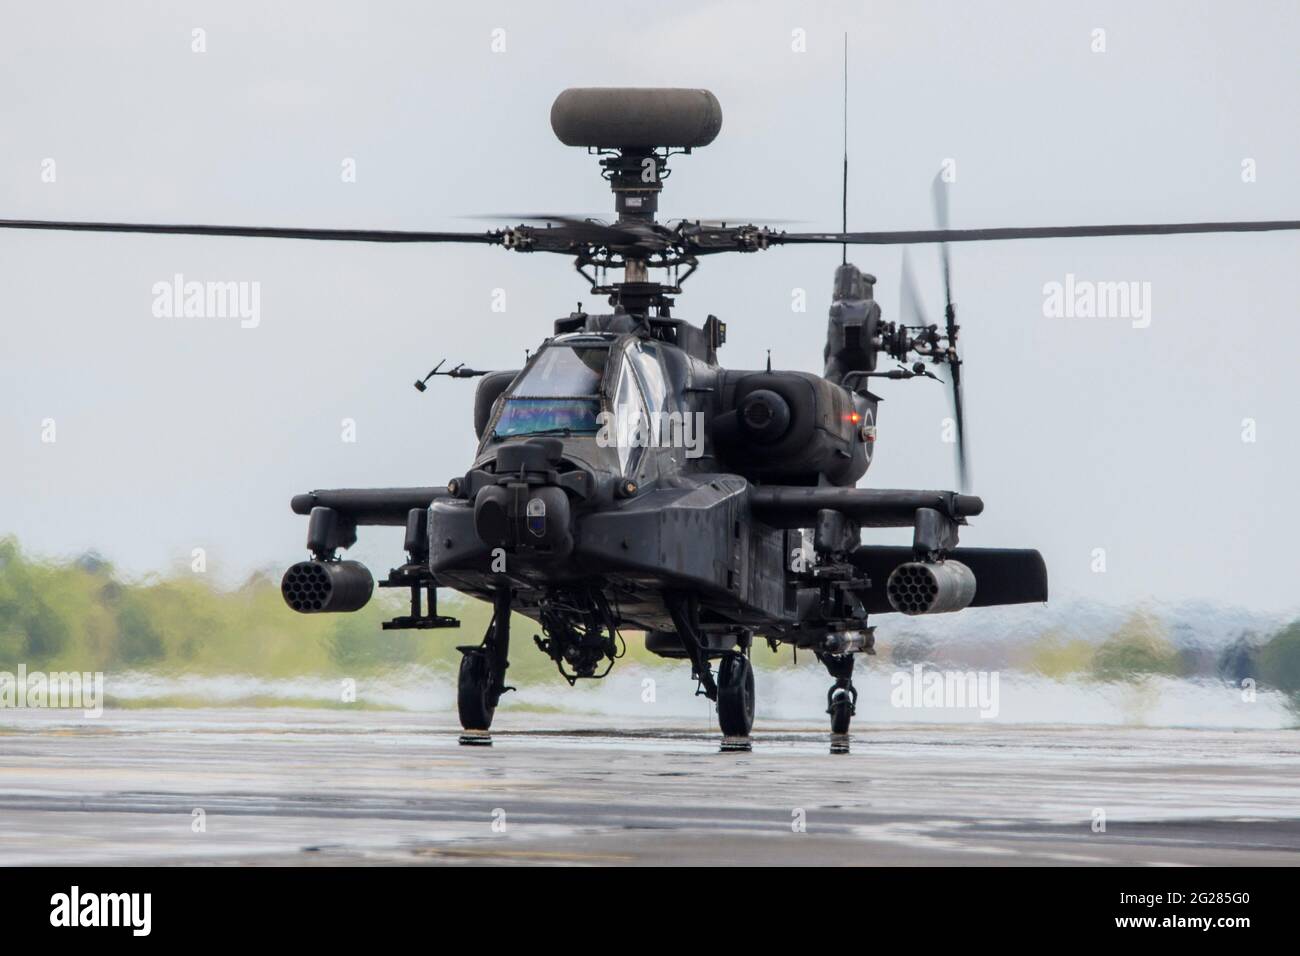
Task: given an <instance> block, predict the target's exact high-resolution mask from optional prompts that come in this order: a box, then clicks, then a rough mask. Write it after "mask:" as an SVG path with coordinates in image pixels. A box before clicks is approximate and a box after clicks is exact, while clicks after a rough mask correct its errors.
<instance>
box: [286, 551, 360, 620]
mask: <svg viewBox="0 0 1300 956" xmlns="http://www.w3.org/2000/svg"><path fill="white" fill-rule="evenodd" d="M374 591H375V579H374V578H373V577H371V575H370V569H369V568H367V567H366V566H365V565H364V564H362V563H361V562H359V561H299V562H298V563H297V564H295V565H293V566H292V567H291V568H289V570H288V571H285V572H284V578H283V580H281V581H280V593H281V594H282V595H283V596H284V603H285V604H287V605H289V607H291V608H293V609H294V610H295V611H298V612H299V613H301V614H326V613H330V612H335V611H359V610H361V609H362V608H363V607H365V606H366V602H368V601H369V600H370V595H372V594H373V593H374Z"/></svg>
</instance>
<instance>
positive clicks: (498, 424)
mask: <svg viewBox="0 0 1300 956" xmlns="http://www.w3.org/2000/svg"><path fill="white" fill-rule="evenodd" d="M661 349H662V345H661V343H658V342H655V341H647V340H645V339H641V338H638V337H636V336H633V335H612V334H593V333H589V332H588V333H571V334H568V335H558V336H556V337H555V338H553V339H551V340H550V341H549V342H547V344H546V345H545V346H544V347H543V348H542V349H541V351H539V352H538V353H537V355H536V356H535V357H534V358H533V360H532V362H531V363H530V364H529V365H528V367H527V368H525V369H524V371H523V372H522V373H521V374H520V375H519V376H518V377H517V378H516V379H515V381H514V382H513V383H512V384H511V385H510V387H509V388H508V389H506V391H505V393H504V394H503V395H502V396H501V399H500V400H499V408H498V409H497V410H496V413H495V416H494V419H493V421H492V424H491V428H490V430H489V431H488V433H487V434H486V435H484V445H485V446H486V445H488V444H490V443H492V442H498V441H502V440H506V439H511V438H524V437H535V436H539V435H552V436H559V437H561V438H570V437H582V438H594V439H595V440H596V442H597V444H598V445H600V446H601V447H604V448H609V449H610V450H611V452H615V453H616V454H617V457H618V466H619V469H620V471H622V472H623V473H624V474H632V472H633V471H634V470H635V468H636V465H637V462H638V460H639V458H640V457H641V449H643V448H645V447H655V446H658V445H659V444H660V441H659V439H660V438H661V437H662V436H661V435H660V434H659V432H660V430H661V423H662V421H663V418H664V414H663V413H664V412H665V411H667V410H668V405H669V403H670V397H669V394H668V392H669V389H668V378H667V375H666V373H665V370H664V367H663V364H662V362H663V359H662V356H661V354H660V353H661Z"/></svg>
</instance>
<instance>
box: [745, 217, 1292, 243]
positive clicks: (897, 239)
mask: <svg viewBox="0 0 1300 956" xmlns="http://www.w3.org/2000/svg"><path fill="white" fill-rule="evenodd" d="M1293 229H1300V220H1297V219H1279V220H1269V221H1262V222H1165V223H1136V224H1130V225H1122V226H1009V227H1005V228H997V229H913V230H906V231H899V232H777V233H773V234H771V235H769V236H767V237H766V240H767V243H768V244H769V245H782V244H785V245H799V244H812V243H828V244H836V245H838V244H840V243H845V242H850V243H855V244H858V245H875V246H890V245H907V244H910V243H923V242H986V241H991V240H998V239H1070V238H1086V237H1090V236H1168V235H1181V234H1185V233H1207V232H1279V231H1283V230H1293Z"/></svg>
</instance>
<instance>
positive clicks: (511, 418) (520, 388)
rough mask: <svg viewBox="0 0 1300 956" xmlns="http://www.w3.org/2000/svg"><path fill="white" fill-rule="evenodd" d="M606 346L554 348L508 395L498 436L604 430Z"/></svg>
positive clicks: (549, 348) (540, 357)
mask: <svg viewBox="0 0 1300 956" xmlns="http://www.w3.org/2000/svg"><path fill="white" fill-rule="evenodd" d="M608 359H609V347H608V346H606V345H575V346H569V345H558V344H557V345H550V346H547V348H545V349H543V350H542V352H541V353H540V354H539V355H538V356H537V359H536V361H534V362H533V364H532V367H530V368H529V369H528V371H527V372H525V373H524V376H523V377H522V378H521V379H520V380H519V381H518V382H516V383H515V386H514V388H512V389H511V390H510V394H508V395H507V396H506V397H505V407H504V408H503V409H502V410H501V418H500V419H499V420H498V421H497V424H496V428H494V429H493V435H494V437H496V438H509V437H512V436H515V435H570V434H575V433H594V432H596V431H597V430H598V429H599V423H598V421H597V418H596V416H597V415H598V414H599V413H600V383H601V379H602V377H603V376H604V374H605V363H606V362H607V361H608Z"/></svg>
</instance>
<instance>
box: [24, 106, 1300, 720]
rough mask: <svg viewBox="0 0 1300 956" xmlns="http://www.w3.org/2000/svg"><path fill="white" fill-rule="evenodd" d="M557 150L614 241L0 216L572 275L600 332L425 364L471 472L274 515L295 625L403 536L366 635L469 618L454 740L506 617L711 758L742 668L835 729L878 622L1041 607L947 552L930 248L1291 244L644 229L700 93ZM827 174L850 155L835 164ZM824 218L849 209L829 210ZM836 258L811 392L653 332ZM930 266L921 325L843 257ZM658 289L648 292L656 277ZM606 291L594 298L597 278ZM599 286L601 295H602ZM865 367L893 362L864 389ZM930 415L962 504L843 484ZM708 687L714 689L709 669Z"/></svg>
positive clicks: (721, 339)
mask: <svg viewBox="0 0 1300 956" xmlns="http://www.w3.org/2000/svg"><path fill="white" fill-rule="evenodd" d="M550 119H551V126H552V129H553V131H554V132H555V134H556V136H557V137H558V139H559V140H560V142H561V143H563V144H564V145H566V146H570V147H575V148H582V149H585V150H586V151H587V152H588V154H589V155H592V156H594V157H595V158H596V159H597V162H598V164H599V167H600V171H601V176H602V177H603V178H604V180H605V181H606V182H608V184H609V188H610V190H611V192H612V194H613V198H614V209H615V213H616V215H615V218H614V220H613V221H612V222H602V221H599V220H597V219H594V218H583V217H577V216H567V215H537V216H521V217H519V218H520V219H523V220H526V222H524V223H521V224H520V225H517V226H514V227H503V228H495V229H490V230H486V231H481V232H421V231H391V230H361V229H327V228H282V227H266V226H230V225H167V224H153V223H123V222H67V221H46V220H0V228H13V229H50V230H73V231H92V232H135V233H159V234H180V235H207V236H242V237H255V238H280V239H307V240H326V241H329V240H335V241H360V242H381V243H384V242H387V243H399V242H406V243H477V244H485V245H493V246H500V247H502V248H505V249H507V250H510V251H513V252H520V253H534V252H537V253H552V254H560V255H565V256H569V257H571V258H572V260H573V266H574V268H575V270H576V271H577V272H578V273H579V274H580V276H581V277H582V278H583V279H584V280H585V281H586V282H587V284H588V285H589V287H590V290H591V292H592V294H593V295H598V296H604V297H606V298H607V301H608V303H609V306H610V309H609V311H608V312H601V313H591V314H589V313H587V312H585V311H583V309H582V308H581V307H579V308H578V309H577V310H576V311H573V312H571V313H569V314H568V315H567V316H564V317H562V318H559V319H556V320H555V321H554V325H553V328H552V331H551V334H550V335H549V336H547V337H546V338H545V340H544V341H543V342H542V343H541V344H540V346H539V347H538V348H537V349H536V350H535V351H532V352H531V353H530V354H529V357H528V359H527V361H526V362H525V363H524V364H523V367H522V368H507V369H497V370H479V369H472V368H466V367H465V366H463V365H457V366H455V367H453V368H451V369H446V370H444V369H443V363H440V364H439V365H438V366H436V367H435V368H434V369H433V370H432V371H431V372H430V373H429V375H427V376H425V377H424V378H423V379H421V380H419V381H417V382H416V383H415V385H416V388H418V389H419V390H421V391H424V390H426V388H427V383H428V381H429V380H430V379H431V378H433V377H434V376H449V377H453V378H474V379H477V385H476V391H475V398H474V413H473V417H474V421H473V426H474V430H475V434H476V435H477V437H478V441H479V443H478V448H477V453H476V455H475V457H474V459H473V461H472V462H471V463H469V466H468V468H466V469H465V470H464V471H462V472H459V473H457V474H455V475H454V477H451V478H450V479H449V480H447V481H446V483H445V484H442V485H430V486H427V487H417V488H373V489H349V488H340V489H319V490H315V491H310V492H307V493H304V494H299V495H296V496H294V497H293V498H292V499H291V502H290V504H291V508H292V510H293V511H294V512H295V513H296V514H299V515H302V516H304V517H306V518H307V519H308V520H307V540H306V547H307V551H308V554H309V556H308V557H307V558H306V559H305V560H302V561H299V562H297V563H295V564H294V565H292V566H291V567H290V568H289V569H288V570H287V571H286V572H285V573H284V576H283V579H282V582H281V592H282V594H283V597H284V600H285V602H286V604H287V605H288V606H289V607H290V608H292V609H293V610H294V611H296V612H300V613H306V614H317V613H347V612H354V611H357V610H360V609H361V608H362V607H364V606H365V605H366V604H367V603H368V602H369V601H370V599H371V598H372V596H373V593H374V590H375V587H376V582H375V579H374V576H373V575H372V573H371V572H370V570H369V569H368V568H366V567H365V566H364V565H363V564H361V563H359V562H357V561H354V560H348V559H346V558H345V557H343V556H342V554H341V552H344V551H346V550H347V549H348V548H349V547H351V546H352V545H354V544H355V543H356V541H357V534H358V529H359V528H362V527H369V526H396V527H404V529H405V539H404V550H405V559H404V560H403V562H402V563H401V564H400V565H398V566H397V567H394V568H392V569H391V570H390V571H389V574H388V576H387V577H386V578H385V579H383V580H382V581H380V582H378V587H380V588H396V589H404V590H405V591H406V592H407V593H408V594H409V613H408V614H404V615H401V616H398V617H396V618H394V619H393V620H390V621H387V622H384V624H383V627H384V628H385V629H438V628H456V627H459V622H458V621H457V620H456V619H455V618H453V617H450V616H446V615H443V614H440V613H439V610H438V595H437V590H438V588H449V589H452V590H455V591H458V592H460V593H462V594H466V595H470V596H473V597H476V598H479V599H482V600H484V601H487V602H489V603H490V604H491V607H492V617H491V621H490V623H489V624H488V626H487V630H486V633H485V634H484V636H483V638H482V640H481V641H480V642H479V643H477V644H470V645H465V646H462V647H460V648H459V651H460V652H461V654H462V658H461V663H460V668H459V673H458V679H457V710H458V715H459V718H460V722H461V725H462V727H463V728H464V729H465V731H466V732H467V736H466V737H463V738H462V740H463V741H464V742H467V743H470V742H482V741H483V740H484V739H485V738H486V735H487V733H488V731H489V730H490V728H491V725H492V722H493V718H494V714H495V712H496V709H497V707H498V704H499V702H500V700H501V698H502V696H503V695H504V694H505V693H507V692H508V691H510V690H512V689H513V688H511V687H510V686H509V685H508V683H507V672H508V669H509V656H510V654H511V652H512V651H511V648H512V645H511V616H512V614H515V613H518V614H521V615H523V616H524V617H525V618H527V619H530V620H532V621H534V622H536V624H537V626H538V630H539V632H540V633H537V634H535V635H534V639H533V640H534V644H535V645H536V647H537V648H538V649H539V650H540V652H541V653H543V654H545V655H546V656H547V657H549V658H550V659H551V660H552V661H553V662H554V663H555V665H556V668H557V670H558V671H559V673H560V674H561V675H562V676H563V678H564V679H565V680H566V681H567V682H568V683H569V684H570V685H573V684H576V682H577V681H579V680H592V679H599V678H601V677H604V676H605V675H607V674H608V673H609V672H610V670H611V668H612V667H613V666H614V664H615V662H616V661H617V659H618V658H619V657H620V656H621V655H622V653H623V649H624V647H625V644H624V641H623V637H622V632H623V631H624V630H627V631H638V632H641V633H643V634H644V640H645V645H646V647H647V649H648V650H649V651H651V652H653V653H654V654H656V655H658V656H660V657H663V658H668V659H674V660H681V661H683V662H686V663H688V664H689V666H690V670H691V676H692V678H693V679H694V680H695V682H696V693H697V694H700V695H703V696H705V697H707V698H708V699H709V700H711V701H713V702H714V703H715V705H716V710H717V717H718V726H719V728H720V730H721V732H722V734H723V735H724V738H725V739H731V740H744V739H747V738H748V737H749V736H750V734H751V731H752V728H753V724H754V712H755V685H754V670H753V665H752V663H751V656H752V651H753V648H754V645H755V642H756V641H757V640H761V641H764V642H766V643H767V644H768V645H769V647H770V648H771V649H772V650H774V651H775V650H777V649H778V648H779V647H781V646H782V645H789V646H792V647H793V648H795V651H796V653H797V652H798V651H799V650H804V651H808V652H811V653H812V654H813V655H814V656H815V657H816V659H817V660H818V661H819V662H820V663H821V664H822V665H823V666H824V667H825V669H826V671H827V673H828V675H829V677H830V678H831V680H832V681H833V683H832V684H831V686H830V688H829V690H828V691H827V696H826V712H827V714H828V715H829V718H830V728H831V732H832V734H834V735H845V734H847V733H848V732H849V728H850V723H851V719H852V718H853V717H854V716H855V713H856V705H857V698H858V692H857V689H856V688H855V687H854V685H853V672H854V665H855V660H856V659H857V658H858V657H859V656H862V655H871V654H873V653H874V645H875V638H874V631H875V625H874V624H870V623H869V621H870V620H873V619H874V617H875V616H876V615H881V614H890V613H898V614H903V615H908V616H921V615H929V614H939V613H953V612H958V611H962V610H965V609H967V608H973V607H988V606H996V605H1010V604H1023V603H1033V602H1043V601H1046V600H1047V597H1048V582H1047V568H1046V565H1045V563H1044V561H1043V558H1042V556H1041V555H1040V554H1039V552H1038V551H1036V550H1033V549H1008V548H971V547H963V546H961V545H960V544H959V537H958V536H959V532H960V529H961V528H963V527H965V526H967V524H968V520H969V519H971V518H974V517H976V516H978V515H980V514H981V513H982V512H983V510H984V503H983V501H982V500H981V499H980V498H979V497H977V496H975V495H973V494H970V493H969V489H968V488H967V483H968V482H967V479H968V476H967V468H966V460H967V459H966V446H965V424H964V414H965V412H964V407H963V397H962V386H961V369H962V365H963V361H962V359H961V356H960V353H959V351H958V340H959V332H960V326H959V325H958V323H957V313H956V307H955V306H954V304H953V299H952V288H951V270H950V267H949V252H948V246H949V244H950V243H955V242H971V241H988V240H1009V239H1033V238H1058V237H1088V236H1123V235H1175V234H1188V233H1217V232H1265V231H1272V230H1294V229H1298V228H1300V221H1254V222H1202V223H1163V224H1132V225H1084V226H1066V227H1007V228H993V229H953V228H951V227H950V225H949V223H948V213H947V203H946V198H945V192H944V186H943V184H942V182H940V181H938V180H937V181H936V184H935V196H934V199H935V210H936V219H937V223H936V226H937V228H933V229H924V230H910V231H888V232H886V231H874V232H862V231H857V232H855V231H849V230H848V228H847V202H846V205H845V211H846V215H845V221H844V222H843V223H842V227H841V231H839V232H788V231H785V230H776V229H773V228H770V226H769V225H760V224H755V223H753V222H746V223H742V224H728V223H726V222H718V221H709V220H703V219H694V220H692V219H679V220H669V221H663V222H661V221H660V220H659V219H658V206H659V199H660V194H661V192H662V191H663V188H664V182H665V181H666V180H667V179H668V176H669V173H670V169H669V160H670V159H671V158H672V157H673V156H677V155H688V154H690V153H691V152H692V150H694V149H699V148H702V147H706V146H708V145H709V144H710V143H712V142H713V141H714V139H715V138H716V137H717V135H718V134H719V132H720V131H721V128H722V110H721V106H720V104H719V103H718V100H717V98H716V97H715V96H714V95H713V94H712V93H710V92H709V91H707V90H702V89H660V88H650V89H647V88H575V89H568V90H565V91H564V92H562V93H561V94H560V95H559V96H558V97H557V99H556V100H555V102H554V104H553V106H552V109H551V116H550ZM845 168H846V176H847V158H846V163H845ZM846 195H847V194H846ZM810 244H817V245H840V246H841V248H842V256H841V260H842V261H841V264H840V265H839V266H838V267H837V268H836V270H835V274H834V281H833V286H832V301H831V306H830V313H829V317H828V326H827V335H826V344H825V348H824V353H823V357H824V363H825V364H824V368H823V370H822V372H821V373H820V374H817V373H813V372H806V371H797V370H782V369H773V368H772V367H771V361H770V358H769V361H768V364H767V367H766V368H764V369H750V370H735V369H726V368H724V367H723V366H722V365H721V364H720V363H719V360H718V352H719V349H720V348H721V347H722V346H723V345H724V343H725V342H726V338H727V324H726V323H725V322H724V321H722V320H721V319H719V318H718V317H717V316H714V315H708V316H707V318H705V320H704V321H703V322H701V323H699V324H693V323H691V322H689V321H687V320H685V319H683V318H680V317H678V316H677V315H675V314H674V311H675V306H676V297H677V296H679V295H681V293H682V286H683V283H684V282H685V281H686V280H687V279H688V278H689V277H690V276H691V275H692V274H693V273H694V272H695V271H696V270H697V269H698V268H699V266H700V264H701V262H702V260H704V259H705V258H706V257H708V256H713V255H718V254H722V253H750V254H752V253H758V252H762V251H765V250H770V249H773V248H775V247H778V246H786V245H810ZM913 244H937V246H938V248H939V250H940V256H941V263H942V281H943V293H944V300H945V306H944V312H943V322H942V323H929V322H927V321H926V320H925V316H924V310H923V309H922V308H921V305H920V295H919V293H918V292H917V290H916V288H915V281H914V279H913V278H912V275H911V270H910V267H909V266H908V260H907V259H906V256H905V257H904V260H903V264H904V268H903V274H902V296H903V297H902V301H903V308H902V311H903V312H905V313H906V314H905V315H902V316H900V318H899V319H898V320H895V321H886V320H885V319H884V317H883V314H882V310H881V308H880V305H879V304H878V302H877V301H876V299H875V296H874V285H875V281H876V280H875V278H874V277H873V276H871V275H870V274H868V273H866V272H863V271H862V270H860V269H858V268H857V267H856V266H855V265H853V264H851V263H849V262H848V258H847V248H848V246H849V245H903V246H908V245H913ZM652 270H654V271H655V272H656V273H659V272H662V281H659V280H656V279H652V278H651V274H652ZM611 272H613V273H615V275H614V277H613V278H611V277H610V273H611ZM619 272H621V276H619V275H617V273H619ZM882 361H892V362H893V363H895V365H894V367H892V368H888V369H886V368H883V367H882ZM936 368H939V369H942V370H943V371H944V373H945V376H946V383H947V385H948V387H949V389H950V392H951V400H952V403H953V409H954V424H955V447H956V462H957V469H958V485H959V490H956V491H953V490H927V489H882V488H872V487H858V482H859V481H860V480H861V479H862V478H863V477H864V476H865V475H866V473H867V471H868V469H869V467H870V465H871V463H872V458H873V452H874V443H875V439H876V425H877V416H878V411H879V403H880V397H879V396H877V395H876V394H874V393H873V392H872V391H871V388H870V386H871V384H872V381H871V380H872V379H893V380H900V379H911V378H930V379H938V378H939V376H937V375H936V374H935V373H934V371H932V370H933V369H936ZM883 528H904V529H911V530H912V543H911V545H910V546H907V545H900V546H894V545H881V544H871V543H864V541H863V535H864V532H869V531H871V530H874V529H883ZM715 665H716V669H715Z"/></svg>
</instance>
